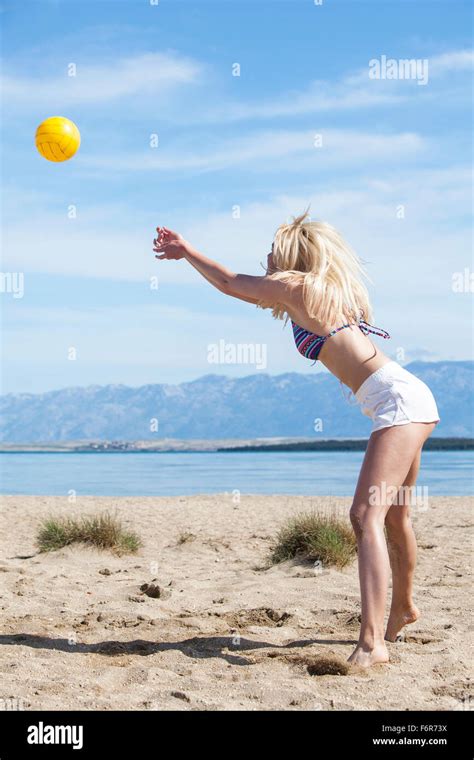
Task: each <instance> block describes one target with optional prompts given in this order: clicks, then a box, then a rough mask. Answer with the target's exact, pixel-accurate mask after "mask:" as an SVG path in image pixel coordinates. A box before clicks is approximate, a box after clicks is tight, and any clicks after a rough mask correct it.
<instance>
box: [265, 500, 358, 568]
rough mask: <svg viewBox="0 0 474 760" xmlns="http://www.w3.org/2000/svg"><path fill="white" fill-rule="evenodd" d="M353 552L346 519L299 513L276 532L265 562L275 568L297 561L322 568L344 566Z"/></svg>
mask: <svg viewBox="0 0 474 760" xmlns="http://www.w3.org/2000/svg"><path fill="white" fill-rule="evenodd" d="M356 552H357V542H356V538H355V535H354V531H353V530H352V526H351V525H350V523H349V522H348V521H347V520H343V519H341V518H340V517H335V516H334V515H325V514H320V513H318V512H301V513H299V514H297V515H295V516H294V517H292V518H290V519H289V520H288V521H287V523H286V524H285V525H283V527H282V528H280V531H279V532H278V534H277V536H276V540H275V545H274V546H273V548H272V550H271V554H270V558H269V561H270V563H271V564H273V565H275V564H278V563H279V562H283V561H284V560H287V559H293V558H298V559H301V560H306V561H308V562H317V561H319V562H321V563H322V566H323V567H330V566H333V567H338V568H342V567H345V566H346V565H347V564H349V562H351V561H352V559H353V558H354V556H355V555H356Z"/></svg>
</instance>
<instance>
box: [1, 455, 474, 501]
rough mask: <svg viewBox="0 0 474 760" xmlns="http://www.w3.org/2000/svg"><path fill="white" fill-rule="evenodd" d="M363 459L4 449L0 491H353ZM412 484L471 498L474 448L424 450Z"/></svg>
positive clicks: (337, 493)
mask: <svg viewBox="0 0 474 760" xmlns="http://www.w3.org/2000/svg"><path fill="white" fill-rule="evenodd" d="M363 457H364V452H362V451H350V452H347V451H330V452H327V451H321V452H319V451H317V452H315V451H310V452H305V451H302V452H297V451H295V452H284V451H278V452H267V451H263V452H229V451H226V452H189V453H188V452H186V453H184V452H149V453H148V452H127V453H124V452H110V453H103V452H101V453H96V452H80V453H76V452H74V453H68V452H64V453H63V452H61V453H59V452H54V453H50V452H35V453H29V452H24V453H23V452H22V453H19V452H11V453H10V452H8V453H1V454H0V493H2V494H29V495H38V496H39V495H44V496H54V495H56V496H61V495H66V496H67V495H70V494H75V495H80V494H83V495H93V496H181V495H183V496H186V495H190V494H201V493H207V494H211V493H226V494H297V495H309V496H311V495H315V496H351V495H352V494H353V493H354V490H355V487H356V483H357V478H358V474H359V470H360V467H361V464H362V460H363ZM417 486H418V487H420V488H426V489H427V491H426V492H427V493H429V494H431V495H433V496H450V495H456V496H466V495H472V494H473V493H474V451H423V452H422V459H421V468H420V473H419V476H418V482H417Z"/></svg>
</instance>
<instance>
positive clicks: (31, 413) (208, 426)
mask: <svg viewBox="0 0 474 760" xmlns="http://www.w3.org/2000/svg"><path fill="white" fill-rule="evenodd" d="M406 369H408V370H409V371H410V372H413V374H415V375H416V376H417V377H419V378H421V379H422V380H424V382H426V383H427V384H428V385H429V387H430V388H431V390H432V392H433V394H434V396H435V398H436V401H437V404H438V409H439V413H440V417H441V422H440V424H439V425H438V427H437V429H436V430H435V433H434V435H436V436H454V437H457V436H459V437H472V436H473V434H474V362H472V361H458V362H449V361H446V362H422V361H415V362H411V363H410V364H408V365H406ZM344 391H345V393H346V394H347V393H348V389H347V388H345V387H344ZM0 419H1V431H0V441H1V442H3V443H35V442H45V443H46V442H58V441H74V440H123V441H134V440H155V441H156V440H157V439H158V438H180V439H186V440H189V439H193V438H200V439H203V438H206V439H211V438H232V439H238V438H257V437H267V436H268V437H274V436H282V437H293V436H295V437H297V436H300V437H305V438H307V437H311V436H314V438H315V439H317V438H318V437H319V438H331V437H365V436H368V435H369V433H370V428H371V422H370V420H369V419H368V418H366V417H364V416H363V415H362V414H361V413H360V410H359V408H358V407H357V406H355V405H354V406H350V405H349V404H348V403H347V401H345V399H344V398H343V395H342V388H341V386H340V384H339V382H338V381H337V380H336V379H335V378H334V377H333V376H332V375H329V374H326V373H324V374H322V373H318V374H314V375H310V374H304V375H301V374H298V373H287V374H283V375H276V376H273V375H267V374H260V373H259V374H254V375H248V376H247V377H241V378H229V377H225V376H223V375H205V376H204V377H200V378H198V379H197V380H194V381H192V382H188V383H181V384H179V385H168V384H156V385H144V386H141V387H140V388H129V387H127V386H125V385H106V386H98V385H92V386H88V387H86V388H65V389H63V390H57V391H49V392H48V393H41V394H29V393H19V394H7V395H4V396H1V397H0ZM316 419H319V420H321V423H322V429H321V430H319V431H317V432H316V431H315V429H314V422H315V420H316ZM153 420H158V430H157V431H156V432H155V431H154V430H152V426H153V425H154V426H155V427H156V423H154V422H153Z"/></svg>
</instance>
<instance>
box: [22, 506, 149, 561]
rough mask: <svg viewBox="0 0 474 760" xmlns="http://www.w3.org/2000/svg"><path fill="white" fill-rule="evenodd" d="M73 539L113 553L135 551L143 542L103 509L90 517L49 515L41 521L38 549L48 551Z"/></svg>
mask: <svg viewBox="0 0 474 760" xmlns="http://www.w3.org/2000/svg"><path fill="white" fill-rule="evenodd" d="M74 543H81V544H88V545H89V546H95V547H97V548H98V549H110V550H112V551H113V552H115V553H116V554H134V553H135V552H136V551H137V550H138V549H139V548H140V546H141V545H142V542H141V540H140V538H139V537H138V536H137V535H136V533H133V532H130V531H127V530H124V528H123V527H122V524H121V522H120V521H119V520H118V519H117V518H116V517H114V516H113V515H110V514H109V513H107V512H104V513H102V514H100V515H93V516H92V517H79V518H74V517H48V518H47V519H45V520H43V522H42V523H41V525H40V529H39V532H38V536H37V538H36V545H37V546H38V548H39V550H40V552H51V551H56V550H57V549H62V548H63V547H64V546H70V545H71V544H74Z"/></svg>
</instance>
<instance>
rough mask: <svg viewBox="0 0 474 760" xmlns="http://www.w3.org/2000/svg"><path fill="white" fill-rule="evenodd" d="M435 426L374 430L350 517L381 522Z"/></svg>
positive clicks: (415, 424) (418, 425)
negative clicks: (375, 519)
mask: <svg viewBox="0 0 474 760" xmlns="http://www.w3.org/2000/svg"><path fill="white" fill-rule="evenodd" d="M435 426H436V424H435V423H424V422H411V423H409V424H407V425H395V426H393V427H388V428H383V429H382V430H378V431H376V432H375V433H372V435H371V436H370V438H369V443H368V445H367V450H366V452H365V456H364V461H363V463H362V468H361V471H360V474H359V479H358V481H357V486H356V490H355V494H354V498H353V502H352V508H351V517H355V516H357V517H358V518H363V517H368V516H372V517H375V518H381V519H384V518H385V515H386V513H387V510H388V509H389V508H390V506H391V504H392V503H393V502H394V501H395V500H396V498H397V493H398V489H399V488H400V487H401V486H402V485H403V484H404V482H405V480H406V478H407V476H408V474H409V472H410V469H411V468H412V465H413V463H414V461H415V460H416V458H417V456H418V454H419V451H420V450H421V448H422V446H423V444H424V442H425V441H426V439H427V438H428V437H429V436H430V434H431V432H432V431H433V429H434V428H435Z"/></svg>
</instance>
